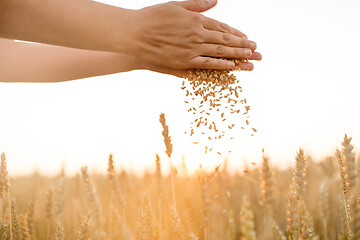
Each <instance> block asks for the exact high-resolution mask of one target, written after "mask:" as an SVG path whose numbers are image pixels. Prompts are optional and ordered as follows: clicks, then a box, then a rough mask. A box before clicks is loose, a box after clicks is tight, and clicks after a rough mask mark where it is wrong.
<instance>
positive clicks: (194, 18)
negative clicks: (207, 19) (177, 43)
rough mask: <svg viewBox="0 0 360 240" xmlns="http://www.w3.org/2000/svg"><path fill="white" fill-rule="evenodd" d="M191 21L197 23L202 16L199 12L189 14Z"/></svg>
mask: <svg viewBox="0 0 360 240" xmlns="http://www.w3.org/2000/svg"><path fill="white" fill-rule="evenodd" d="M191 21H192V22H194V23H199V22H201V21H202V16H201V15H200V14H197V13H195V14H192V16H191Z"/></svg>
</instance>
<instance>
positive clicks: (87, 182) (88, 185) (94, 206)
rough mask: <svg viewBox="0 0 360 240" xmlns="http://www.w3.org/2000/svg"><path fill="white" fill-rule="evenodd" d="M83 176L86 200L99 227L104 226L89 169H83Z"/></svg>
mask: <svg viewBox="0 0 360 240" xmlns="http://www.w3.org/2000/svg"><path fill="white" fill-rule="evenodd" d="M81 176H82V179H83V182H84V190H85V195H86V198H87V200H88V202H89V205H90V210H91V212H92V214H93V215H94V218H95V221H96V222H97V224H98V225H99V226H102V217H101V212H102V211H101V205H100V201H99V198H98V196H97V194H96V190H95V186H94V184H93V182H92V180H91V178H90V174H89V171H88V169H87V167H86V166H85V167H82V168H81Z"/></svg>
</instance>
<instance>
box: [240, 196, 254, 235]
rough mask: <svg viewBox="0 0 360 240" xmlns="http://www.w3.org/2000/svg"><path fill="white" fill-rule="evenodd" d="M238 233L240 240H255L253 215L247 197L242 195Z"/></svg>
mask: <svg viewBox="0 0 360 240" xmlns="http://www.w3.org/2000/svg"><path fill="white" fill-rule="evenodd" d="M240 233H241V236H240V240H256V232H255V223H254V214H253V212H252V211H251V205H250V200H249V198H248V196H247V195H244V197H243V199H242V204H241V211H240Z"/></svg>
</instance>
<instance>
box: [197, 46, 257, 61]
mask: <svg viewBox="0 0 360 240" xmlns="http://www.w3.org/2000/svg"><path fill="white" fill-rule="evenodd" d="M199 53H200V54H199V55H202V56H209V57H224V58H238V59H248V58H250V57H251V55H252V51H251V49H249V48H234V47H227V46H224V45H215V44H206V43H205V44H201V45H200V47H199Z"/></svg>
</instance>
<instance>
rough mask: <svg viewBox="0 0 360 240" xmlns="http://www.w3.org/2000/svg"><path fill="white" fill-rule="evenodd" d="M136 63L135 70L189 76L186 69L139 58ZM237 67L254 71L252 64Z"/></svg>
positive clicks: (242, 64)
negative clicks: (148, 61) (165, 65)
mask: <svg viewBox="0 0 360 240" xmlns="http://www.w3.org/2000/svg"><path fill="white" fill-rule="evenodd" d="M134 61H135V69H145V70H150V71H153V72H158V73H164V74H169V75H173V76H175V77H179V78H184V77H185V76H186V75H187V70H186V69H175V68H171V67H164V66H159V65H154V64H152V63H147V62H144V61H142V60H141V59H139V58H135V60H134ZM237 67H239V68H240V69H242V70H247V71H252V70H253V69H254V65H253V64H252V63H251V62H242V63H240V65H238V66H237Z"/></svg>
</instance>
